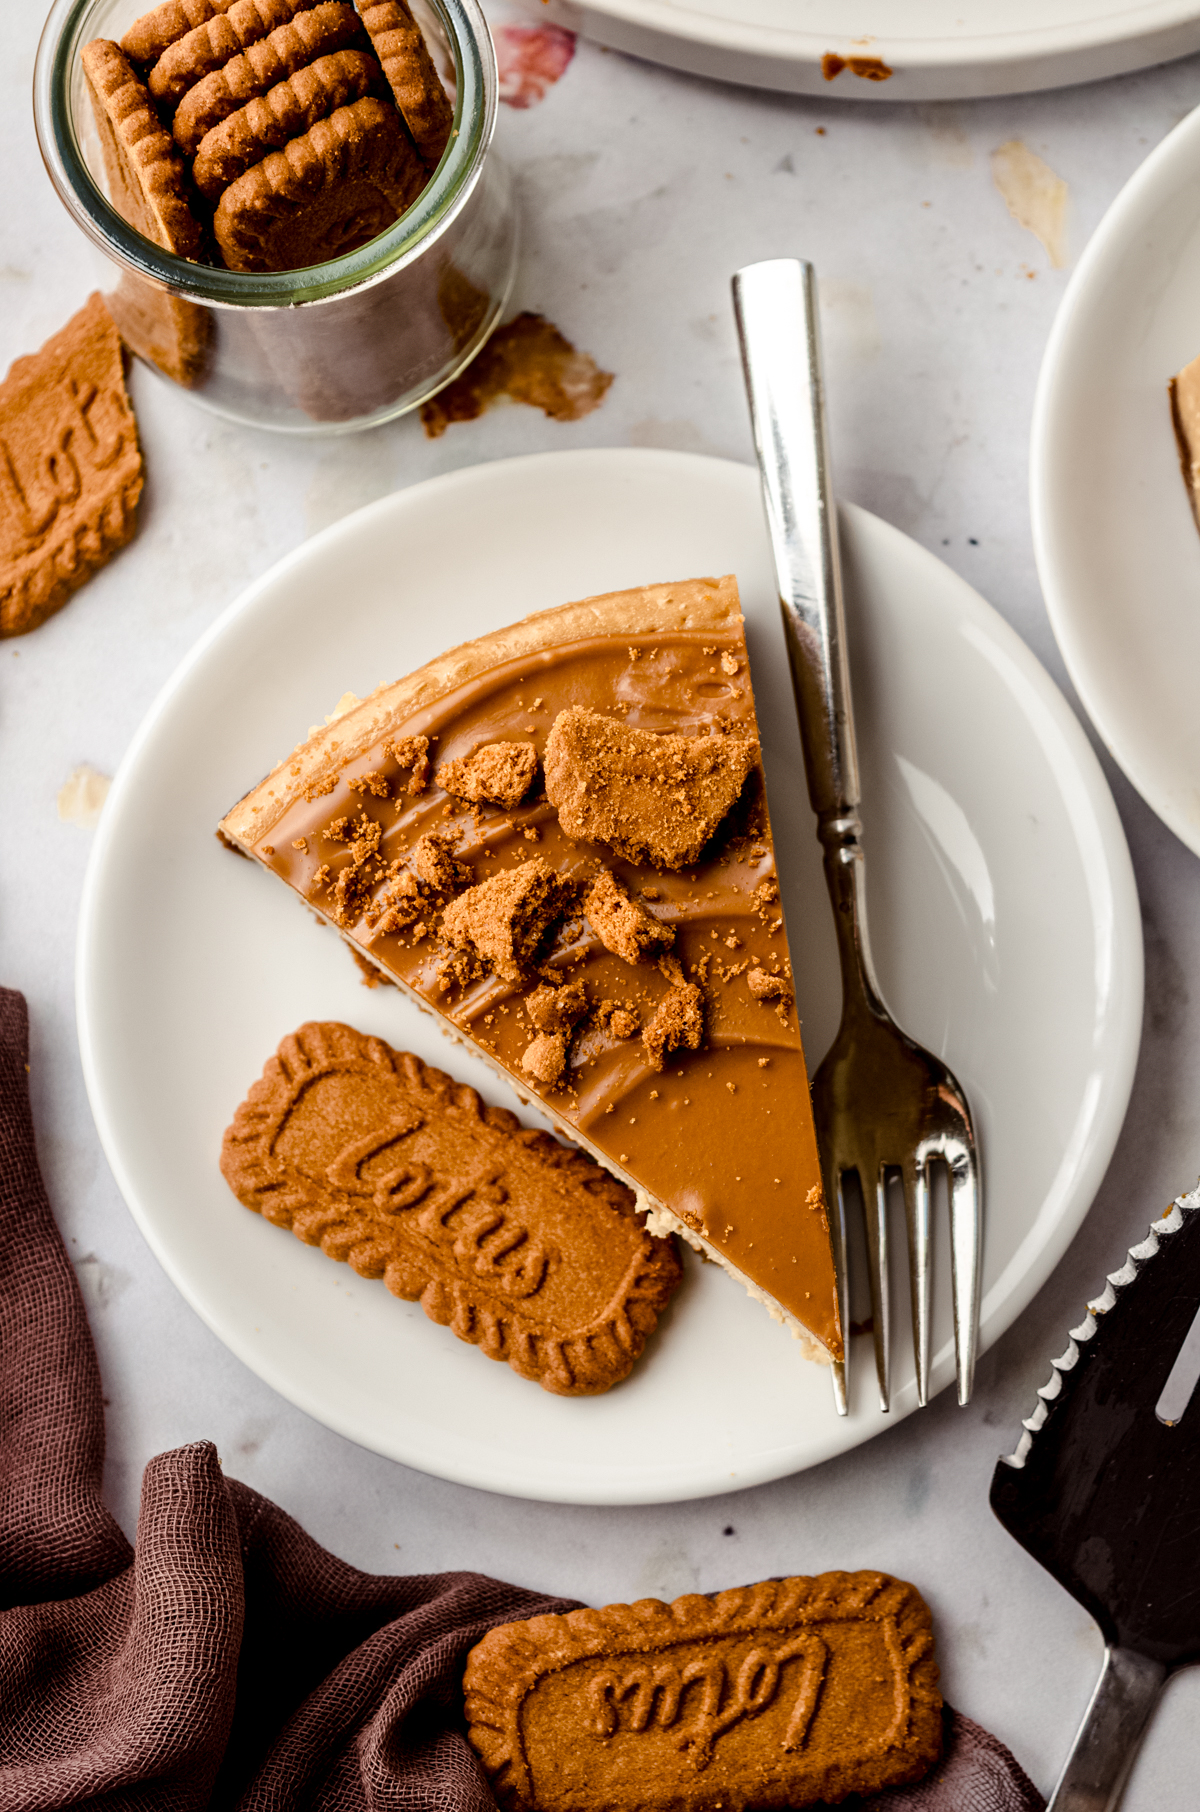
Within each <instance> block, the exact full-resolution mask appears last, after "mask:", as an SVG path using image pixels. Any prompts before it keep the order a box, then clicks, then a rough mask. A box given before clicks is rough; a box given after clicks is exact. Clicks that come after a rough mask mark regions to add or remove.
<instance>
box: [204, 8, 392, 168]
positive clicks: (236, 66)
mask: <svg viewBox="0 0 1200 1812" xmlns="http://www.w3.org/2000/svg"><path fill="white" fill-rule="evenodd" d="M368 42H369V40H368V39H367V37H366V34H365V33H364V31H363V24H362V20H361V19H360V18H359V16H358V14H357V13H356V12H355V10H354V8H353V7H352V6H350V5H348V4H345V0H322V4H321V5H320V6H314V7H313V8H312V10H311V11H310V12H303V13H297V14H296V17H295V18H294V19H289V20H288V22H287V23H286V24H285V25H278V26H276V28H275V30H274V31H273V32H271V33H269V34H268V36H267V37H265V38H263V39H262V40H261V41H260V42H259V43H257V44H251V45H250V46H249V47H248V48H247V49H246V50H244V51H242V52H240V54H239V55H238V56H236V57H231V58H230V59H229V61H228V63H225V64H223V65H222V67H221V68H220V69H214V70H212V71H211V73H210V74H208V75H206V76H205V77H203V79H202V80H201V81H199V82H197V83H196V86H195V87H194V88H189V89H188V92H187V93H186V94H185V95H184V97H183V99H182V101H181V102H180V103H179V107H178V110H177V111H176V114H175V118H174V119H173V120H172V122H171V131H172V132H173V134H174V136H175V143H176V144H177V145H178V146H179V148H180V150H181V151H184V152H186V153H187V155H188V156H189V157H194V156H195V154H196V152H197V151H198V150H199V149H200V145H201V141H202V140H203V139H204V137H205V135H206V133H209V132H211V131H212V129H213V127H214V126H219V125H220V124H221V122H222V120H226V119H228V118H229V115H230V114H231V113H236V112H237V111H238V109H239V108H241V107H244V106H246V104H247V102H249V101H253V100H255V99H256V98H257V97H258V96H259V95H262V94H266V93H267V91H268V89H271V88H274V87H275V86H276V84H277V83H279V82H286V81H287V79H288V77H289V76H293V75H295V73H296V71H297V70H298V69H303V68H305V66H306V65H307V64H309V63H314V62H316V61H317V59H318V58H319V57H324V56H328V55H330V54H331V53H332V52H333V51H335V50H345V49H347V48H351V47H354V46H358V47H362V46H365V45H366V44H367V43H368Z"/></svg>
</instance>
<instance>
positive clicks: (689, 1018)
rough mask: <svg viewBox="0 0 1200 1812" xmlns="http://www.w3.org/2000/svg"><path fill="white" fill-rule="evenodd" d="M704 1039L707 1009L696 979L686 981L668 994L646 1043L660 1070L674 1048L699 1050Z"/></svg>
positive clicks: (645, 1037) (645, 1035) (644, 1035)
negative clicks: (705, 1012)
mask: <svg viewBox="0 0 1200 1812" xmlns="http://www.w3.org/2000/svg"><path fill="white" fill-rule="evenodd" d="M703 1042H704V1008H703V1004H702V996H701V993H700V990H699V988H698V987H697V986H696V984H695V982H682V983H679V984H677V985H676V986H675V987H673V988H672V989H671V991H670V993H669V994H664V995H663V997H662V999H661V1000H660V1001H659V1003H658V1008H657V1010H656V1012H655V1014H654V1018H653V1019H652V1020H651V1021H650V1024H649V1025H648V1026H647V1027H646V1029H645V1030H644V1032H643V1033H642V1043H643V1044H644V1045H645V1047H646V1050H647V1052H648V1053H649V1057H650V1061H651V1063H652V1064H653V1065H654V1068H655V1069H656V1070H661V1069H662V1068H663V1067H664V1062H665V1059H666V1058H667V1057H668V1056H670V1054H671V1053H672V1052H673V1051H698V1050H699V1049H700V1046H701V1045H702V1044H703Z"/></svg>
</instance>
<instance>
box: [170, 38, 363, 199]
mask: <svg viewBox="0 0 1200 1812" xmlns="http://www.w3.org/2000/svg"><path fill="white" fill-rule="evenodd" d="M381 90H382V91H383V92H384V93H386V89H385V88H384V85H383V73H382V71H381V70H380V67H379V64H378V62H377V60H376V59H375V58H374V57H373V56H370V55H369V54H368V53H367V52H366V51H363V50H342V51H334V52H333V53H332V54H331V55H329V56H327V57H319V58H318V59H317V61H316V62H315V63H310V64H309V65H308V66H307V67H306V68H304V69H301V70H298V71H297V73H296V74H295V75H294V76H290V77H289V78H288V80H287V81H286V82H279V83H277V84H276V86H275V87H274V88H272V89H270V90H269V91H268V93H266V94H265V95H260V96H259V97H258V99H257V100H254V101H250V102H249V103H248V104H247V105H246V106H245V107H242V108H240V109H239V110H238V112H237V113H234V114H231V115H230V117H229V118H228V119H227V120H224V121H223V122H222V123H221V125H219V126H215V127H214V128H213V130H212V131H211V132H209V133H206V134H205V137H204V139H203V141H202V142H201V145H200V149H199V151H198V152H197V153H196V161H195V164H194V165H193V174H194V176H195V179H196V187H197V188H198V189H199V190H200V192H201V194H203V195H207V196H208V198H209V200H210V201H218V200H219V199H220V197H221V195H222V194H223V192H224V191H225V190H226V189H227V188H229V186H230V185H231V184H232V183H234V182H236V181H237V179H238V177H239V176H241V175H243V174H244V172H245V171H247V170H249V169H252V168H253V166H254V165H255V164H258V163H261V162H262V160H263V158H264V157H266V156H267V155H268V153H269V152H271V151H278V150H281V149H282V148H283V147H284V146H285V145H287V144H288V143H289V142H290V141H291V140H292V139H294V138H300V137H302V136H303V134H304V133H306V132H307V131H308V130H309V129H310V128H311V127H313V126H315V125H316V123H317V121H318V120H323V119H328V117H329V115H330V114H331V113H336V112H337V110H338V108H339V107H348V106H349V105H350V104H351V102H353V101H360V100H362V99H363V97H364V96H365V95H368V94H375V95H378V94H379V93H380V92H381Z"/></svg>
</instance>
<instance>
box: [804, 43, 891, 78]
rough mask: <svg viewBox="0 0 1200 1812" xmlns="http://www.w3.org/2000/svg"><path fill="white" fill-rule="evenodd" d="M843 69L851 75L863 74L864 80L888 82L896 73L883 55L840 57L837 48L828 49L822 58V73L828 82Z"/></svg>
mask: <svg viewBox="0 0 1200 1812" xmlns="http://www.w3.org/2000/svg"><path fill="white" fill-rule="evenodd" d="M843 69H848V70H849V71H850V74H851V75H855V76H861V77H862V79H863V81H864V82H886V81H887V80H888V78H889V77H890V76H893V75H895V73H896V72H895V70H894V69H889V68H888V66H887V64H886V63H885V62H884V60H883V58H882V57H840V56H839V55H838V53H837V51H836V50H827V51H826V52H825V55H824V56H823V57H822V58H821V74H822V75H823V76H824V78H825V80H826V81H827V82H832V81H834V80H835V78H836V77H838V76H840V75H841V73H842V71H843Z"/></svg>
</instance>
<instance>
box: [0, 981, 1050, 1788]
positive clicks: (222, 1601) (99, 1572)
mask: <svg viewBox="0 0 1200 1812" xmlns="http://www.w3.org/2000/svg"><path fill="white" fill-rule="evenodd" d="M103 1460H104V1415H103V1409H102V1406H101V1394H100V1374H99V1370H98V1367H97V1364H96V1354H95V1350H94V1348H93V1346H92V1340H91V1334H90V1331H89V1329H88V1325H87V1317H86V1315H85V1313H84V1307H83V1300H82V1298H81V1296H80V1293H79V1286H78V1284H77V1282H76V1279H75V1272H74V1270H73V1268H72V1266H71V1263H70V1261H69V1259H68V1257H67V1254H66V1250H65V1248H64V1246H63V1243H62V1240H61V1238H60V1237H59V1234H58V1230H57V1228H56V1227H55V1225H54V1221H53V1218H52V1216H51V1213H50V1204H49V1201H48V1200H47V1197H46V1192H45V1189H44V1187H43V1185H42V1179H41V1175H40V1173H39V1171H38V1164H37V1154H36V1151H35V1148H34V1139H33V1125H32V1120H31V1117H30V1110H29V1088H28V1020H27V1016H26V1010H25V1001H24V999H23V997H22V996H21V995H20V994H17V993H14V992H12V991H11V990H9V989H0V1812H34V1809H35V1808H36V1809H37V1812H51V1809H57V1808H60V1807H68V1806H71V1807H75V1806H88V1807H93V1808H97V1809H103V1812H192V1809H193V1808H196V1809H197V1812H198V1809H200V1808H204V1807H211V1808H214V1812H215V1809H217V1808H220V1809H222V1812H223V1809H224V1808H235V1807H236V1808H238V1812H301V1809H304V1812H309V1809H311V1812H426V1809H428V1812H435V1809H436V1812H491V1808H494V1806H495V1801H494V1800H493V1798H492V1795H491V1793H490V1791H489V1789H488V1786H487V1783H486V1781H485V1780H484V1778H483V1775H482V1773H481V1772H480V1769H479V1766H478V1764H477V1763H476V1761H475V1758H474V1755H473V1753H472V1751H471V1749H470V1748H469V1746H468V1744H467V1741H466V1737H465V1735H464V1734H463V1719H462V1697H461V1690H460V1681H461V1677H462V1669H463V1662H464V1659H465V1657H466V1654H467V1651H468V1649H470V1648H471V1647H472V1645H473V1644H474V1643H476V1642H477V1641H478V1640H479V1638H480V1637H481V1636H482V1635H483V1633H484V1631H485V1630H488V1629H490V1628H491V1627H492V1626H493V1625H494V1624H497V1623H504V1622H507V1621H509V1620H510V1619H512V1618H517V1617H532V1616H536V1615H537V1614H538V1613H539V1612H542V1611H561V1610H570V1609H572V1608H573V1605H574V1601H573V1600H570V1599H565V1598H547V1597H544V1596H542V1595H541V1594H539V1593H536V1592H527V1591H523V1590H522V1589H521V1588H520V1587H518V1586H511V1585H505V1584H503V1583H502V1582H501V1581H499V1580H495V1579H487V1578H484V1577H483V1576H482V1575H481V1574H478V1573H439V1574H435V1575H432V1576H430V1577H420V1576H417V1577H413V1578H404V1579H396V1578H383V1577H376V1576H372V1575H371V1574H368V1573H360V1572H359V1571H358V1570H357V1568H355V1567H351V1566H348V1565H347V1564H346V1562H345V1561H342V1560H338V1559H337V1558H336V1557H335V1556H334V1555H332V1554H329V1553H327V1552H326V1550H325V1549H324V1548H322V1547H320V1546H318V1544H317V1543H316V1542H315V1541H313V1539H312V1538H311V1536H308V1535H306V1534H305V1532H304V1530H303V1529H301V1528H300V1526H299V1524H298V1523H296V1522H294V1521H293V1519H292V1518H291V1517H290V1516H288V1515H287V1514H286V1513H285V1512H284V1511H282V1510H279V1509H277V1508H276V1506H275V1505H274V1504H272V1503H270V1502H268V1500H267V1499H266V1498H264V1497H260V1496H259V1494H258V1493H257V1492H256V1491H251V1490H250V1489H249V1487H248V1486H246V1485H241V1484H239V1483H238V1482H237V1481H236V1480H235V1479H227V1478H226V1477H225V1476H224V1474H223V1473H222V1471H221V1468H220V1464H219V1462H218V1460H217V1454H216V1449H215V1448H214V1447H213V1446H212V1445H211V1444H210V1443H209V1442H206V1441H201V1442H196V1443H195V1444H194V1445H192V1446H190V1447H181V1448H178V1449H176V1450H175V1452H173V1453H164V1454H160V1455H159V1456H158V1458H157V1459H153V1460H151V1461H150V1463H149V1465H148V1466H147V1467H146V1471H145V1474H144V1476H143V1480H142V1501H141V1511H140V1514H139V1517H138V1527H137V1540H136V1543H135V1545H134V1547H133V1548H132V1549H131V1548H130V1546H129V1543H128V1542H127V1541H126V1539H125V1537H124V1535H123V1534H122V1533H121V1530H120V1529H119V1528H118V1526H117V1524H116V1523H115V1522H114V1520H113V1518H112V1517H111V1516H110V1514H109V1512H108V1511H107V1510H106V1509H105V1507H104V1504H103V1502H102V1500H101V1496H100V1480H101V1472H102V1467H103ZM946 1736H947V1742H946V1753H945V1756H944V1759H943V1761H942V1764H941V1766H940V1767H939V1768H938V1769H937V1770H936V1772H935V1774H934V1775H932V1776H931V1777H930V1778H929V1780H928V1781H926V1782H923V1783H922V1784H921V1785H920V1786H919V1787H916V1788H912V1789H908V1790H907V1791H897V1792H893V1793H889V1794H885V1795H883V1796H882V1797H881V1798H879V1799H877V1800H875V1801H873V1802H872V1805H873V1806H874V1807H877V1808H878V1812H1041V1808H1042V1807H1043V1805H1044V1801H1043V1800H1042V1798H1041V1797H1040V1795H1039V1794H1038V1793H1037V1791H1036V1790H1035V1789H1034V1787H1033V1786H1032V1784H1031V1783H1030V1782H1029V1780H1028V1779H1027V1778H1026V1776H1025V1775H1024V1774H1023V1773H1022V1771H1021V1769H1020V1768H1019V1767H1018V1766H1017V1764H1016V1762H1015V1761H1014V1760H1013V1758H1012V1756H1011V1755H1010V1754H1009V1753H1008V1751H1007V1750H1006V1749H1005V1748H1004V1747H1003V1745H1002V1744H1000V1743H998V1742H997V1741H996V1739H995V1738H994V1737H991V1736H989V1735H988V1734H987V1732H986V1731H983V1730H981V1729H980V1728H979V1726H978V1725H976V1724H973V1723H971V1721H970V1720H969V1719H967V1718H963V1717H960V1716H959V1715H958V1714H956V1713H954V1712H949V1711H948V1712H947V1720H946Z"/></svg>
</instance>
